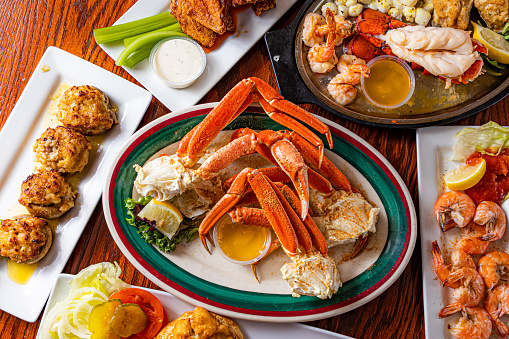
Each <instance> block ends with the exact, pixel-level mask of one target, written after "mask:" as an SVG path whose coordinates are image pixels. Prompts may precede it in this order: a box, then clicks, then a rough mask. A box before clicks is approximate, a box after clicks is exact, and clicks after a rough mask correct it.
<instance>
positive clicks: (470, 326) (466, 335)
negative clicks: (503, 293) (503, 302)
mask: <svg viewBox="0 0 509 339" xmlns="http://www.w3.org/2000/svg"><path fill="white" fill-rule="evenodd" d="M462 314H463V316H462V317H461V318H460V319H459V320H458V321H457V322H456V323H455V324H453V325H449V330H450V331H451V334H452V335H453V336H454V337H455V338H457V339H488V338H489V337H490V335H491V328H492V325H491V320H490V316H489V315H488V312H486V310H485V309H484V308H482V307H480V306H473V307H465V308H464V309H463V310H462Z"/></svg>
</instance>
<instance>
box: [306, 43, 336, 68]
mask: <svg viewBox="0 0 509 339" xmlns="http://www.w3.org/2000/svg"><path fill="white" fill-rule="evenodd" d="M322 45H323V44H316V45H314V46H313V47H311V49H310V50H309V51H308V56H307V58H308V62H309V68H310V69H311V71H312V72H314V73H321V74H323V73H327V72H330V70H332V69H333V68H334V66H336V64H337V63H338V57H337V56H336V54H335V53H333V54H332V57H331V58H330V59H329V60H326V61H318V60H320V57H319V56H318V55H320V54H322V50H323V46H322Z"/></svg>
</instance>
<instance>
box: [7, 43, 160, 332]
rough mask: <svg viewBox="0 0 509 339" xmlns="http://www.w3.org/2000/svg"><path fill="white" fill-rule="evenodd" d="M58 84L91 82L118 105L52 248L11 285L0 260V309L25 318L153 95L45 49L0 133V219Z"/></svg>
mask: <svg viewBox="0 0 509 339" xmlns="http://www.w3.org/2000/svg"><path fill="white" fill-rule="evenodd" d="M43 66H48V67H49V71H47V72H44V71H43V70H42V68H43ZM62 83H67V84H70V85H92V86H95V87H97V88H99V89H100V90H102V91H103V92H104V93H106V95H107V96H108V97H109V98H110V100H111V101H112V102H113V103H114V104H116V105H117V106H118V119H119V124H118V125H115V126H114V127H113V128H112V129H111V130H109V131H108V132H106V134H105V137H104V140H103V141H102V142H101V145H100V147H99V149H98V150H97V152H96V154H95V156H94V157H93V158H92V159H91V164H89V165H88V166H90V167H89V168H88V169H87V170H86V172H85V174H84V175H83V178H82V179H81V181H80V183H79V185H78V194H79V196H78V198H77V199H76V201H75V203H76V206H75V207H74V208H72V209H71V210H70V211H69V212H68V213H67V214H65V215H64V217H63V218H62V220H61V221H60V223H59V225H58V227H57V229H56V231H55V232H54V236H53V237H54V238H53V244H52V246H51V249H50V251H49V252H48V254H47V255H46V257H45V258H44V259H42V260H41V261H40V262H39V265H38V267H37V269H36V270H35V273H34V274H33V276H32V277H31V279H30V281H29V282H28V283H27V284H25V285H19V284H16V283H14V282H13V281H11V280H10V279H9V277H8V276H7V267H6V266H7V264H6V260H2V261H1V262H0V309H2V310H3V311H5V312H8V313H10V314H12V315H14V316H16V317H18V318H21V319H23V320H25V321H29V322H34V321H35V320H37V318H38V317H39V314H40V313H41V311H42V308H43V307H44V304H45V302H46V300H47V298H48V296H49V294H50V291H51V288H52V286H53V285H54V284H55V281H56V280H57V277H58V275H59V274H60V273H61V272H62V269H63V267H64V266H65V264H66V262H67V260H68V259H69V256H70V255H71V253H72V251H73V249H74V246H75V245H76V243H77V242H78V239H79V238H80V235H81V233H82V232H83V229H84V228H85V226H86V225H87V222H88V219H89V218H90V216H91V215H92V213H93V211H94V209H95V206H96V205H97V202H98V201H99V198H100V197H101V193H102V187H103V185H104V180H105V178H106V173H107V170H108V168H109V167H110V163H111V160H112V159H113V158H114V157H115V155H116V153H117V152H118V150H119V149H120V147H121V146H122V145H123V144H124V142H125V141H126V140H127V139H128V138H129V137H130V136H131V134H133V132H134V131H135V130H136V128H137V127H138V124H139V123H140V121H141V119H142V117H143V115H144V114H145V111H146V110H147V107H148V105H149V104H150V102H151V100H152V95H151V94H150V93H148V92H147V91H145V90H144V89H142V88H141V87H139V86H136V85H135V84H133V83H131V82H129V81H127V80H125V79H122V78H121V77H119V76H117V75H115V74H112V73H110V72H108V71H106V70H104V69H102V68H101V67H98V66H96V65H93V64H91V63H89V62H88V61H85V60H83V59H80V58H78V57H76V56H74V55H72V54H69V53H67V52H65V51H63V50H60V49H58V48H55V47H49V48H48V49H47V50H46V52H45V53H44V55H43V56H42V58H41V60H40V61H39V64H38V65H37V67H36V68H35V70H34V73H33V74H32V76H31V78H30V80H29V81H28V83H27V85H26V87H25V90H24V91H23V93H22V94H21V96H20V98H19V100H18V102H17V103H16V106H15V107H14V109H13V110H12V112H11V114H10V116H9V118H8V119H7V122H6V123H5V125H4V127H3V128H2V130H1V132H0V145H3V146H2V147H1V149H0V158H1V159H2V161H1V162H0V218H6V216H9V211H10V209H11V208H12V207H13V206H14V205H15V204H16V201H17V199H18V197H19V194H20V189H21V183H22V182H23V180H24V179H26V177H27V176H28V175H29V174H31V173H32V172H33V170H34V163H33V152H32V146H33V144H34V143H35V140H36V139H37V138H39V137H40V135H41V134H42V132H43V131H44V130H45V126H44V121H43V120H44V116H45V112H46V110H47V108H48V106H49V104H50V102H51V99H50V97H51V96H52V95H53V94H54V93H55V91H56V90H57V89H58V88H59V86H60V85H61V84H62ZM88 166H87V167H88ZM9 217H10V216H9ZM0 258H1V257H0Z"/></svg>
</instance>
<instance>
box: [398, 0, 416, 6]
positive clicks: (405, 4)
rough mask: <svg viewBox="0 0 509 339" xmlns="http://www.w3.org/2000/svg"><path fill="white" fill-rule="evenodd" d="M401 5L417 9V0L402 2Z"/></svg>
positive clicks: (404, 0)
mask: <svg viewBox="0 0 509 339" xmlns="http://www.w3.org/2000/svg"><path fill="white" fill-rule="evenodd" d="M401 3H402V4H403V6H407V7H415V5H416V4H417V0H401Z"/></svg>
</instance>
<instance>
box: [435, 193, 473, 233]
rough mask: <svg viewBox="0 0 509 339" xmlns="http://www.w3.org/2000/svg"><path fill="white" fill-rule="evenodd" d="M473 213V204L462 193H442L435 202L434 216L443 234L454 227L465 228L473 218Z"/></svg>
mask: <svg viewBox="0 0 509 339" xmlns="http://www.w3.org/2000/svg"><path fill="white" fill-rule="evenodd" d="M474 213H475V204H474V202H473V201H472V199H471V198H470V197H469V196H468V195H466V194H465V193H463V192H458V191H450V192H447V193H444V194H442V195H441V196H440V197H438V199H437V201H436V202H435V216H436V217H437V221H438V224H439V225H440V228H441V229H442V231H444V232H445V231H447V230H449V229H451V228H453V227H454V226H458V227H465V226H466V225H468V223H469V222H470V221H471V220H472V218H473V217H474Z"/></svg>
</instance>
